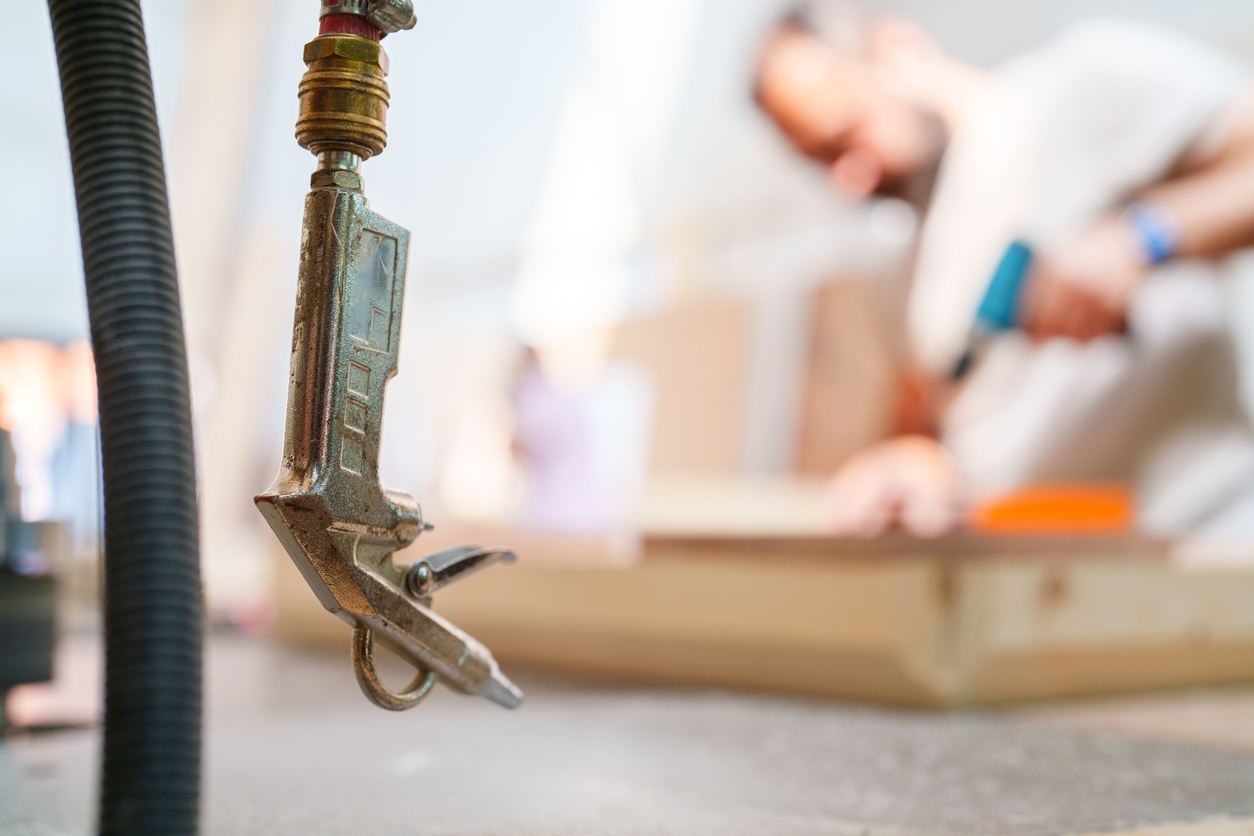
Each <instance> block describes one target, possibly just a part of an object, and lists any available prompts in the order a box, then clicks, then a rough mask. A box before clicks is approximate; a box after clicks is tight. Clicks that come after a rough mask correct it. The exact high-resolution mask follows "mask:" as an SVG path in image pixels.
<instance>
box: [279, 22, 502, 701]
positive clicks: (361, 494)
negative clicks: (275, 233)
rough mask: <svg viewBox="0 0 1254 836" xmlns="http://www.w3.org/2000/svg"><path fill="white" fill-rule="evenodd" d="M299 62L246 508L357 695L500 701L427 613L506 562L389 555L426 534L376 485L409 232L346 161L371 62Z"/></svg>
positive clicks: (478, 664)
mask: <svg viewBox="0 0 1254 836" xmlns="http://www.w3.org/2000/svg"><path fill="white" fill-rule="evenodd" d="M375 5H377V4H375V3H373V2H372V3H371V4H370V6H371V7H372V8H373V7H374V6H375ZM406 5H407V4H406ZM326 8H329V7H324V12H325V10H326ZM411 25H412V24H411ZM305 59H306V61H307V62H308V63H309V66H310V71H309V72H307V73H306V74H305V77H304V79H302V81H301V86H300V100H301V115H300V119H299V121H298V123H297V135H298V140H299V142H300V144H301V145H302V146H303V147H305V148H308V149H310V150H311V151H313V152H314V153H315V154H316V155H317V157H318V169H317V170H316V171H315V172H314V174H313V176H312V177H311V178H310V182H311V186H312V191H310V192H309V194H308V195H307V196H306V198H305V222H304V229H303V233H302V237H301V256H300V282H299V287H298V290H297V298H296V322H295V326H294V328H293V332H292V365H291V375H290V381H289V388H288V403H287V426H286V432H285V438H284V447H283V462H282V465H281V467H280V469H279V474H278V476H277V477H275V480H274V483H273V484H272V485H271V486H270V488H269V489H268V490H267V491H266V492H265V493H263V494H261V495H260V496H258V497H257V498H256V502H257V507H258V508H259V509H260V511H261V513H262V515H263V516H264V517H265V518H266V521H267V522H268V523H269V524H270V527H271V528H272V529H273V530H274V533H275V534H276V535H277V536H278V538H279V540H280V541H281V542H282V543H283V546H284V548H285V549H286V550H287V553H288V555H289V556H290V557H291V558H292V560H293V562H295V564H296V566H297V568H298V569H300V572H301V574H302V575H303V576H304V578H305V581H306V582H307V583H308V584H309V586H310V588H311V589H312V590H313V592H314V594H315V595H316V596H317V597H318V600H319V601H321V602H322V605H323V606H324V607H326V608H327V610H328V611H330V612H331V613H333V614H335V615H336V616H338V617H339V618H341V619H343V620H344V621H346V622H347V623H348V624H350V625H352V626H353V628H354V630H353V664H354V667H355V668H356V671H357V680H358V682H359V683H360V685H361V688H362V691H363V692H364V693H365V694H366V696H367V697H368V698H369V699H370V700H371V701H372V702H374V703H375V704H376V705H379V706H381V707H383V708H387V709H391V710H394V711H399V710H403V709H406V708H411V707H413V706H415V705H417V704H418V703H419V702H420V701H421V700H422V699H423V698H424V697H425V696H426V695H427V694H428V693H429V692H430V690H431V687H432V685H433V684H434V683H435V682H436V681H439V682H443V683H444V684H445V685H447V686H449V687H450V688H452V689H454V690H455V691H459V692H461V693H463V694H472V695H479V696H483V697H486V698H487V699H489V700H492V701H493V702H495V703H498V704H499V705H503V706H505V707H507V708H513V707H515V706H517V705H518V704H519V703H520V702H521V701H522V692H521V691H519V690H518V688H517V687H515V685H514V684H513V683H512V682H510V681H509V679H508V678H506V677H505V675H504V674H502V673H501V671H500V668H499V667H498V666H497V663H496V660H495V659H493V658H492V654H491V653H490V652H489V651H488V649H487V648H486V647H484V646H483V645H482V644H480V643H479V642H477V641H475V640H474V639H473V638H471V637H470V636H468V635H466V634H465V633H463V632H462V631H461V630H459V629H458V628H457V627H456V626H454V625H453V624H451V623H449V622H448V621H447V620H445V619H444V618H441V617H440V616H439V615H438V614H436V613H435V612H434V611H433V610H432V609H431V593H433V592H434V591H435V590H437V589H439V588H440V587H443V586H445V585H447V584H448V583H451V582H453V581H454V580H458V579H460V578H462V577H465V576H466V575H468V574H470V573H471V572H473V571H476V570H478V569H481V568H483V567H485V566H488V565H490V564H491V563H494V562H499V561H505V562H509V561H512V560H513V559H514V555H513V553H512V552H510V551H508V550H506V549H500V548H496V549H480V548H479V547H477V546H465V547H459V548H456V549H449V550H445V551H442V552H437V553H436V554H433V555H431V556H429V557H427V558H425V559H423V560H420V561H418V563H417V564H415V567H414V568H411V567H407V566H397V565H396V563H395V562H394V561H393V553H394V552H396V551H397V550H399V549H403V548H405V547H406V546H408V545H410V544H411V543H413V542H414V540H415V539H417V537H418V536H419V535H420V534H421V533H422V532H423V531H426V530H428V529H430V528H431V525H430V523H428V522H426V520H424V519H423V516H422V509H421V508H420V507H419V505H418V503H417V502H415V501H414V499H413V497H411V496H409V495H408V494H405V493H402V492H400V491H393V490H387V489H385V488H383V487H382V486H381V485H380V484H379V439H380V435H381V431H382V422H383V396H384V389H385V388H386V386H387V382H388V381H389V380H390V379H391V378H392V377H393V376H394V375H395V374H396V365H397V356H398V353H399V348H400V338H401V334H400V327H401V309H402V305H403V302H404V298H405V265H406V262H407V259H408V250H409V232H408V231H407V230H405V229H403V228H401V227H399V226H397V225H396V224H394V223H392V222H391V221H389V220H387V219H386V218H383V217H381V216H380V215H377V214H375V213H374V212H372V211H371V210H370V208H369V206H368V205H367V202H366V198H365V195H363V194H362V192H361V188H362V181H361V174H360V171H359V169H360V165H361V161H362V159H364V158H365V157H368V156H370V155H371V154H378V153H380V152H381V151H382V150H383V144H384V140H385V138H386V124H385V119H386V115H387V108H386V96H387V88H386V85H384V84H383V83H382V74H383V73H384V72H386V69H387V61H386V56H385V55H384V53H383V52H382V50H381V49H379V45H378V44H377V43H376V42H374V41H370V40H368V39H365V38H361V37H358V36H355V35H322V36H319V37H318V38H315V39H314V41H313V42H311V43H310V44H309V45H308V46H306V48H305ZM380 95H381V96H382V100H381V101H382V107H381V108H379V107H376V105H378V104H379V103H380V98H379V97H380ZM363 114H365V115H363ZM366 115H368V116H369V118H366ZM376 639H377V640H378V642H379V643H381V644H383V645H384V646H385V647H387V648H388V649H389V650H392V651H393V652H395V653H396V654H397V655H399V656H400V657H401V658H403V659H405V660H406V661H408V662H409V663H410V664H411V665H413V666H414V668H415V669H416V670H417V671H418V674H417V676H416V677H415V679H414V681H413V683H411V684H410V686H409V687H408V688H407V689H405V690H404V691H402V692H399V693H398V692H395V691H392V690H391V689H389V688H388V687H387V686H385V685H384V684H383V683H382V682H381V681H380V679H379V677H378V675H377V673H376V672H375V666H374V642H375V640H376Z"/></svg>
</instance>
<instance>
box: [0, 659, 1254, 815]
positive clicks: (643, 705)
mask: <svg viewBox="0 0 1254 836" xmlns="http://www.w3.org/2000/svg"><path fill="white" fill-rule="evenodd" d="M397 678H398V679H399V674H398V675H397ZM518 680H519V682H520V684H521V685H522V686H523V687H524V689H525V690H526V691H527V702H526V703H525V704H524V706H523V708H522V709H520V710H519V711H517V712H513V713H511V712H507V711H504V710H502V709H500V708H497V707H496V706H494V705H491V704H488V703H486V702H484V701H481V700H472V699H467V698H463V697H458V696H455V695H453V694H451V693H449V692H447V691H440V692H438V693H437V694H435V695H434V696H432V697H431V698H430V699H429V700H428V702H427V704H426V705H424V706H422V707H420V708H418V709H415V710H414V711H412V712H408V713H405V714H389V713H386V712H383V711H380V710H378V709H376V708H374V707H373V706H371V705H369V704H368V703H366V701H365V700H364V698H363V697H362V696H361V695H360V693H359V692H358V691H357V686H356V683H355V681H354V680H353V675H352V671H351V668H350V665H349V662H348V659H347V652H346V653H345V655H344V656H343V657H328V656H321V655H309V654H302V653H299V652H294V651H290V650H283V649H279V648H276V647H274V646H272V645H270V644H268V643H264V642H257V641H250V640H244V639H240V638H225V639H223V638H219V639H215V640H214V641H213V642H211V652H210V657H209V666H208V670H207V717H206V753H205V758H206V761H205V762H206V769H205V774H206V781H205V800H204V811H205V814H204V832H205V833H206V834H211V836H217V834H222V836H226V834H231V836H252V834H257V836H261V834H265V835H266V836H272V834H283V833H292V834H303V835H304V834H346V833H352V834H354V836H368V835H369V834H374V833H379V834H383V833H387V834H397V833H423V834H463V835H464V836H497V834H500V836H505V834H510V836H526V834H537V836H538V835H539V834H545V836H566V834H571V836H574V834H579V836H585V834H719V836H740V835H741V834H743V836H750V834H842V835H843V834H849V835H850V836H863V834H865V835H866V836H880V834H883V836H949V835H950V834H954V835H955V836H956V834H962V835H963V836H984V834H988V836H994V834H995V835H996V836H1029V834H1042V836H1044V834H1068V833H1084V832H1095V831H1108V830H1116V829H1120V828H1130V827H1134V826H1139V825H1147V826H1150V825H1157V824H1160V823H1164V822H1175V821H1192V820H1197V819H1206V818H1207V817H1216V816H1225V815H1237V816H1240V815H1252V814H1254V733H1252V732H1251V729H1250V727H1249V726H1244V727H1243V728H1242V726H1243V721H1242V719H1241V718H1249V719H1251V720H1254V689H1246V690H1235V691H1233V690H1228V691H1222V692H1214V693H1209V694H1207V693H1201V694H1199V693H1194V694H1187V695H1174V696H1166V697H1153V698H1139V699H1133V700H1124V701H1103V702H1095V703H1079V704H1070V705H1054V706H1039V707H1033V708H1029V709H1026V710H1017V711H1015V712H978V713H961V714H938V713H919V712H898V711H886V710H879V709H872V708H866V707H858V706H851V705H844V704H838V703H830V702H817V701H810V700H795V699H788V698H781V697H770V696H760V695H740V694H726V693H716V692H696V691H674V690H661V689H635V688H628V689H623V688H611V687H597V686H588V685H579V684H572V683H563V682H559V681H555V680H551V679H544V678H539V677H535V676H531V677H529V676H526V675H525V674H524V675H520V676H518ZM1155 701H1157V702H1155ZM1208 701H1209V702H1208ZM1207 704H1211V705H1217V706H1222V707H1223V709H1222V710H1221V711H1220V713H1219V714H1218V715H1216V716H1217V717H1218V718H1219V722H1218V723H1214V722H1212V723H1210V724H1209V725H1208V724H1207V723H1206V722H1204V718H1206V717H1208V716H1210V712H1208V711H1207V710H1206V709H1205V706H1206V705H1207ZM1172 705H1176V706H1177V707H1180V706H1183V708H1184V710H1183V711H1176V713H1175V714H1173V713H1172V710H1171V706H1172ZM1224 711H1226V712H1227V713H1224ZM1129 718H1131V719H1129ZM1173 718H1174V719H1173ZM1182 718H1183V719H1182ZM1121 720H1122V722H1121ZM1225 725H1226V726H1227V727H1228V728H1229V729H1231V730H1232V731H1233V734H1232V735H1231V739H1225V736H1224V734H1223V728H1224V726H1225ZM1199 729H1202V731H1199ZM1197 741H1201V743H1199V742H1197ZM97 749H98V732H97V731H95V730H80V731H67V732H47V733H38V734H30V735H25V736H22V735H18V736H16V737H12V738H10V739H9V740H8V741H7V743H5V744H3V745H0V834H6V836H7V834H22V836H43V835H44V834H49V835H50V834H83V833H88V832H90V831H91V829H92V827H91V825H92V813H91V808H92V804H93V797H94V780H95V779H94V770H95V766H96V759H97ZM1213 821H1216V822H1220V823H1216V824H1214V826H1206V827H1205V828H1204V832H1207V833H1211V832H1213V833H1220V832H1224V833H1232V834H1237V833H1241V834H1246V833H1254V825H1250V824H1249V823H1234V822H1228V823H1226V824H1224V823H1222V820H1213ZM1144 832H1146V833H1154V834H1159V833H1162V834H1169V833H1175V832H1177V831H1174V830H1170V829H1168V830H1155V829H1150V830H1146V831H1144Z"/></svg>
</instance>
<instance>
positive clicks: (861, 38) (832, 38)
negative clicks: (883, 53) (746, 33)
mask: <svg viewBox="0 0 1254 836" xmlns="http://www.w3.org/2000/svg"><path fill="white" fill-rule="evenodd" d="M869 22H870V16H869V15H868V14H867V10H866V9H865V7H863V6H862V4H860V3H857V2H853V0H803V2H800V3H795V4H793V5H791V6H789V7H788V8H787V9H785V10H784V13H783V14H781V15H780V16H779V17H777V18H776V19H775V22H774V23H773V24H772V25H771V27H770V29H769V30H768V31H767V35H766V40H765V41H764V42H763V47H762V48H763V49H765V45H766V43H769V42H770V40H771V39H772V38H774V37H775V36H776V35H778V34H780V33H782V32H798V33H801V34H805V35H809V36H811V37H813V38H817V39H818V40H820V41H822V42H823V43H825V44H827V45H828V46H830V47H832V48H833V49H835V50H836V51H837V52H840V53H841V54H843V55H849V56H860V55H862V54H863V52H864V50H865V49H866V32H867V25H868V23H869ZM759 84H760V79H759V77H758V74H757V73H754V78H753V88H752V90H751V91H750V92H751V93H752V95H753V101H754V103H755V104H756V105H757V106H758V107H760V108H762V109H763V110H766V109H767V108H766V105H765V103H764V102H763V101H762V90H761V88H760V86H759Z"/></svg>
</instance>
